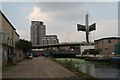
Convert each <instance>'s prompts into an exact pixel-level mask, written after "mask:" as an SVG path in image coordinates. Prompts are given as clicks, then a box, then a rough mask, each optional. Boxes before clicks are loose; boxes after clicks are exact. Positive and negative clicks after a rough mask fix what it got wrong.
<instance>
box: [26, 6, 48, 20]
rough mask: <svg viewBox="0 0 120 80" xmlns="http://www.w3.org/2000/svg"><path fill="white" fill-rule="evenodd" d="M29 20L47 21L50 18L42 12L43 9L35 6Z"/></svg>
mask: <svg viewBox="0 0 120 80" xmlns="http://www.w3.org/2000/svg"><path fill="white" fill-rule="evenodd" d="M28 20H29V21H32V20H39V21H47V20H48V18H47V14H46V13H43V12H41V8H39V7H36V6H34V8H33V12H31V13H30V14H29V15H28Z"/></svg>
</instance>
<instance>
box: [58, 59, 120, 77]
mask: <svg viewBox="0 0 120 80" xmlns="http://www.w3.org/2000/svg"><path fill="white" fill-rule="evenodd" d="M65 59H67V60H72V61H73V64H74V66H75V67H77V68H78V69H79V71H81V72H83V73H85V74H88V75H90V76H93V77H95V78H118V79H120V67H119V66H116V65H114V64H113V65H112V64H110V63H109V62H92V61H85V60H84V59H75V58H57V59H56V60H58V61H61V60H62V61H63V60H65Z"/></svg>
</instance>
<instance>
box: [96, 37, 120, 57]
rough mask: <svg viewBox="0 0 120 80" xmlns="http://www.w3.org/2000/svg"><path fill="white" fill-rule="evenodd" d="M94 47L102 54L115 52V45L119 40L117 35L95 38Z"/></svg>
mask: <svg viewBox="0 0 120 80" xmlns="http://www.w3.org/2000/svg"><path fill="white" fill-rule="evenodd" d="M94 42H95V49H96V50H98V51H99V52H100V54H103V55H111V54H113V53H114V52H115V45H116V44H118V42H120V38H119V37H107V38H101V39H98V40H95V41H94Z"/></svg>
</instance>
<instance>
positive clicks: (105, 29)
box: [95, 20, 118, 39]
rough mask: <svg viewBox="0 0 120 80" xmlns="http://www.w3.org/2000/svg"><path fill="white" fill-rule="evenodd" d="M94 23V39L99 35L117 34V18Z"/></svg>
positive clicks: (99, 36)
mask: <svg viewBox="0 0 120 80" xmlns="http://www.w3.org/2000/svg"><path fill="white" fill-rule="evenodd" d="M96 23H97V30H96V32H95V34H96V39H97V38H101V37H109V36H114V37H115V36H118V20H101V21H97V22H96Z"/></svg>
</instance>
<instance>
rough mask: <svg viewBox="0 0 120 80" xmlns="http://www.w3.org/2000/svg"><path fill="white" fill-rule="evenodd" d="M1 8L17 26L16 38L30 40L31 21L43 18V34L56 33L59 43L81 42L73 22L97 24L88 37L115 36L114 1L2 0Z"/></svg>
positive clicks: (83, 34) (80, 36) (116, 16)
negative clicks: (86, 18) (56, 0)
mask: <svg viewBox="0 0 120 80" xmlns="http://www.w3.org/2000/svg"><path fill="white" fill-rule="evenodd" d="M2 11H3V13H4V14H5V15H6V17H7V18H8V19H9V21H10V22H11V23H12V24H13V25H14V27H15V28H16V29H17V32H18V33H19V34H20V38H24V39H27V40H30V24H31V20H38V21H43V22H44V24H45V25H46V29H47V34H56V35H57V36H58V38H59V39H60V42H65V41H70V42H81V41H85V33H84V32H81V31H80V32H78V31H77V26H76V25H77V24H78V23H79V24H83V25H84V24H85V15H86V14H87V13H88V14H89V25H91V24H92V23H94V22H95V23H96V24H97V26H96V27H97V30H96V31H93V32H91V33H90V40H91V41H93V40H94V39H99V38H103V37H111V36H117V35H118V3H117V2H4V3H2Z"/></svg>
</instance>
